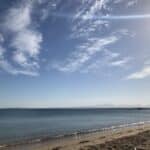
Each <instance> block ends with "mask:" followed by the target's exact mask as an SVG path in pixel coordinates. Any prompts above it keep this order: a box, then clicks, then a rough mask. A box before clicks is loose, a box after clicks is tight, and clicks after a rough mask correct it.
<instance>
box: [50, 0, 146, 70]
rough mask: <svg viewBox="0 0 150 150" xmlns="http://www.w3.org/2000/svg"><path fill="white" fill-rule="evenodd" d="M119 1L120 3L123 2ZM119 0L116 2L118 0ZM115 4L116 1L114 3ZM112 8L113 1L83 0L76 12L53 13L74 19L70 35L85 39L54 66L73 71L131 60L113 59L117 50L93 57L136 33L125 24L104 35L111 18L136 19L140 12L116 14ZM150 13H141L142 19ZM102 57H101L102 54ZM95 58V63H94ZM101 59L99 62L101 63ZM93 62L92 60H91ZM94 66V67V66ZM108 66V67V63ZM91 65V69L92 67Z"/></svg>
mask: <svg viewBox="0 0 150 150" xmlns="http://www.w3.org/2000/svg"><path fill="white" fill-rule="evenodd" d="M121 2H122V1H120V2H119V1H118V2H117V3H121ZM117 3H116V4H117ZM114 4H115V3H114ZM111 11H112V7H111V1H110V0H102V1H97V0H95V1H86V0H85V1H82V2H81V5H80V6H79V7H78V8H77V9H76V11H75V12H76V13H75V14H67V13H61V14H60V13H54V14H51V15H54V16H56V17H58V18H59V17H60V18H68V19H71V20H72V23H71V31H72V32H71V36H70V37H71V38H73V39H77V40H82V41H83V42H80V43H79V44H78V46H76V48H75V49H74V50H73V52H71V54H70V55H69V56H68V58H66V59H65V60H64V61H62V62H57V63H56V62H55V63H54V65H53V68H55V69H57V70H59V71H63V72H74V71H80V70H81V69H83V68H84V70H88V71H89V70H90V69H91V68H92V69H93V68H95V69H96V68H98V65H99V66H101V65H100V63H101V64H105V65H106V66H112V67H119V66H120V67H121V66H124V65H125V64H127V63H128V61H129V59H127V57H125V58H120V59H119V60H116V61H113V62H110V60H111V58H112V57H113V55H115V54H117V52H116V53H115V52H113V53H111V54H112V56H109V57H108V56H107V57H104V59H105V60H104V59H103V62H104V63H102V62H101V61H97V60H95V62H93V61H91V60H92V59H96V58H95V55H96V54H99V53H102V51H103V53H104V51H106V50H107V47H108V46H109V45H111V44H115V43H117V42H118V41H119V39H121V37H122V36H130V37H134V33H133V32H130V31H129V30H128V29H126V28H121V29H117V30H114V31H113V32H112V33H109V34H107V35H106V36H104V35H103V37H102V35H101V34H103V32H104V31H106V33H107V30H109V28H110V26H111V21H112V20H120V19H124V20H126V19H133V18H134V19H135V18H136V17H137V16H136V15H135V16H128V15H125V16H117V15H110V12H111ZM142 17H147V16H138V17H137V18H138V19H140V18H142ZM148 17H149V16H148ZM101 59H102V58H101ZM91 62H92V63H91ZM99 62H100V63H99ZM89 63H91V64H89ZM93 66H94V67H93ZM106 66H105V67H106ZM89 68H90V69H89Z"/></svg>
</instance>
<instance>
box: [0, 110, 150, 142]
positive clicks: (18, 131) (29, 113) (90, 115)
mask: <svg viewBox="0 0 150 150" xmlns="http://www.w3.org/2000/svg"><path fill="white" fill-rule="evenodd" d="M144 121H150V109H5V110H0V143H5V142H13V141H15V140H21V139H28V138H31V137H32V138H39V137H42V136H57V135H64V134H71V133H74V132H80V131H88V130H92V129H102V128H106V127H111V126H118V125H123V124H131V123H136V122H144Z"/></svg>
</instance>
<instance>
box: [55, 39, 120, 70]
mask: <svg viewBox="0 0 150 150" xmlns="http://www.w3.org/2000/svg"><path fill="white" fill-rule="evenodd" d="M117 40H118V39H117V37H115V36H110V37H106V38H91V39H89V40H88V41H87V42H86V43H84V44H82V45H80V46H78V47H77V50H75V51H74V53H72V54H71V56H70V57H69V58H67V60H66V62H65V63H64V64H63V65H62V63H61V65H60V64H56V63H55V64H54V65H53V67H54V68H55V69H58V70H59V71H63V72H74V71H77V70H78V69H79V68H80V67H81V66H82V65H83V64H85V63H86V62H87V61H89V60H90V59H91V58H92V57H93V55H95V54H96V53H97V52H100V51H103V50H105V47H107V45H109V44H113V43H115V42H116V41H117Z"/></svg>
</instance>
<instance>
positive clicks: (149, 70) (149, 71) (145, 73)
mask: <svg viewBox="0 0 150 150" xmlns="http://www.w3.org/2000/svg"><path fill="white" fill-rule="evenodd" d="M146 77H150V66H145V67H144V68H143V69H142V70H140V71H138V72H135V73H132V74H131V75H129V76H128V77H127V79H143V78H146Z"/></svg>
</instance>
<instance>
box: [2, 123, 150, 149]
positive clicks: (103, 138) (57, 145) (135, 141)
mask: <svg viewBox="0 0 150 150" xmlns="http://www.w3.org/2000/svg"><path fill="white" fill-rule="evenodd" d="M0 150H150V124H139V125H134V126H130V127H120V128H115V129H110V130H106V131H101V132H93V133H87V134H81V135H74V136H71V137H69V136H68V137H60V138H58V139H55V140H48V139H47V140H45V141H39V142H37V143H26V144H21V145H17V144H16V145H13V146H12V145H11V146H8V147H0Z"/></svg>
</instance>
